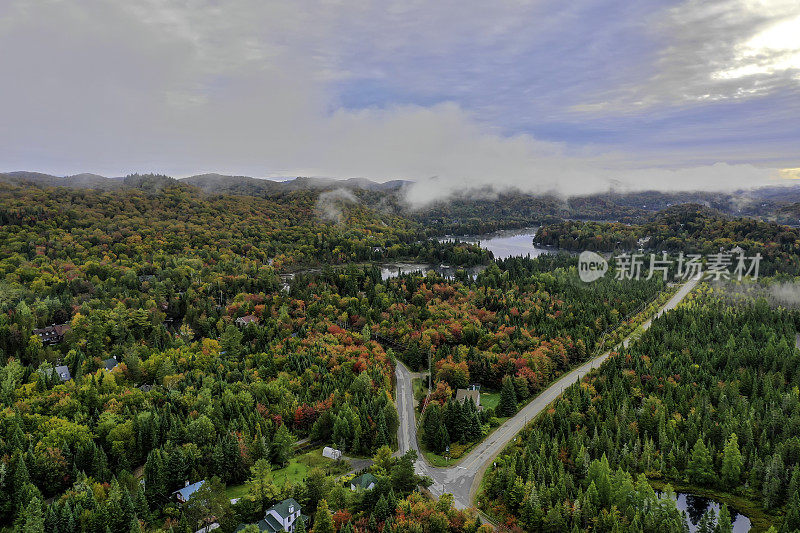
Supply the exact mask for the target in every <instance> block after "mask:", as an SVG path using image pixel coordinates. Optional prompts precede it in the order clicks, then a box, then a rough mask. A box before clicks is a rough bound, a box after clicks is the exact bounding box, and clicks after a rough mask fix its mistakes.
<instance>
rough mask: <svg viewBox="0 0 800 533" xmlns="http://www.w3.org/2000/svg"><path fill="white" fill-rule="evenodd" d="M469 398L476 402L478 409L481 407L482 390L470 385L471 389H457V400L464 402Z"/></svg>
mask: <svg viewBox="0 0 800 533" xmlns="http://www.w3.org/2000/svg"><path fill="white" fill-rule="evenodd" d="M467 398H472V401H473V402H475V406H476V407H477V408H478V409H481V391H479V390H477V389H476V388H473V387H470V388H469V389H458V390H457V391H456V401H457V402H461V403H464V402H465V401H467Z"/></svg>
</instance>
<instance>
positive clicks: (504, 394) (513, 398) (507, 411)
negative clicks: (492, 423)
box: [497, 376, 517, 416]
mask: <svg viewBox="0 0 800 533" xmlns="http://www.w3.org/2000/svg"><path fill="white" fill-rule="evenodd" d="M516 412H517V391H516V389H515V388H514V381H513V380H512V379H511V376H506V377H504V378H503V388H502V389H501V390H500V402H499V403H498V404H497V414H498V415H500V416H514V415H515V414H516Z"/></svg>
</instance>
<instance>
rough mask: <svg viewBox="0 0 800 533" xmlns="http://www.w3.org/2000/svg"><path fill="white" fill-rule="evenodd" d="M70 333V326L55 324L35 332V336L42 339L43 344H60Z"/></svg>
mask: <svg viewBox="0 0 800 533" xmlns="http://www.w3.org/2000/svg"><path fill="white" fill-rule="evenodd" d="M68 331H69V324H53V325H51V326H47V327H45V328H39V329H35V330H33V334H34V335H36V336H38V337H39V339H41V341H42V344H58V343H60V342H61V341H63V340H64V334H65V333H66V332H68Z"/></svg>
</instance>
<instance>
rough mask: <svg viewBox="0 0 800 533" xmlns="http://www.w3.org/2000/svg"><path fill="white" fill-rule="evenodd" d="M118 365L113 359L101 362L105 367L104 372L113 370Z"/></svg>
mask: <svg viewBox="0 0 800 533" xmlns="http://www.w3.org/2000/svg"><path fill="white" fill-rule="evenodd" d="M118 364H119V362H118V361H117V360H116V359H115V358H113V357H111V358H110V359H106V360H104V361H103V366H104V367H106V370H114V368H116V366H117V365H118Z"/></svg>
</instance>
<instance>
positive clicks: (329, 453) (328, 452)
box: [322, 446, 342, 461]
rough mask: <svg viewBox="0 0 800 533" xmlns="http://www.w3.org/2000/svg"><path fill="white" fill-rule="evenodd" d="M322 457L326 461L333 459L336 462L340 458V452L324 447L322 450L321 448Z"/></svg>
mask: <svg viewBox="0 0 800 533" xmlns="http://www.w3.org/2000/svg"><path fill="white" fill-rule="evenodd" d="M322 457H327V458H328V459H334V460H337V461H338V460H339V459H341V457H342V452H341V451H339V450H337V449H336V448H331V447H330V446H325V447H324V448H322Z"/></svg>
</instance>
